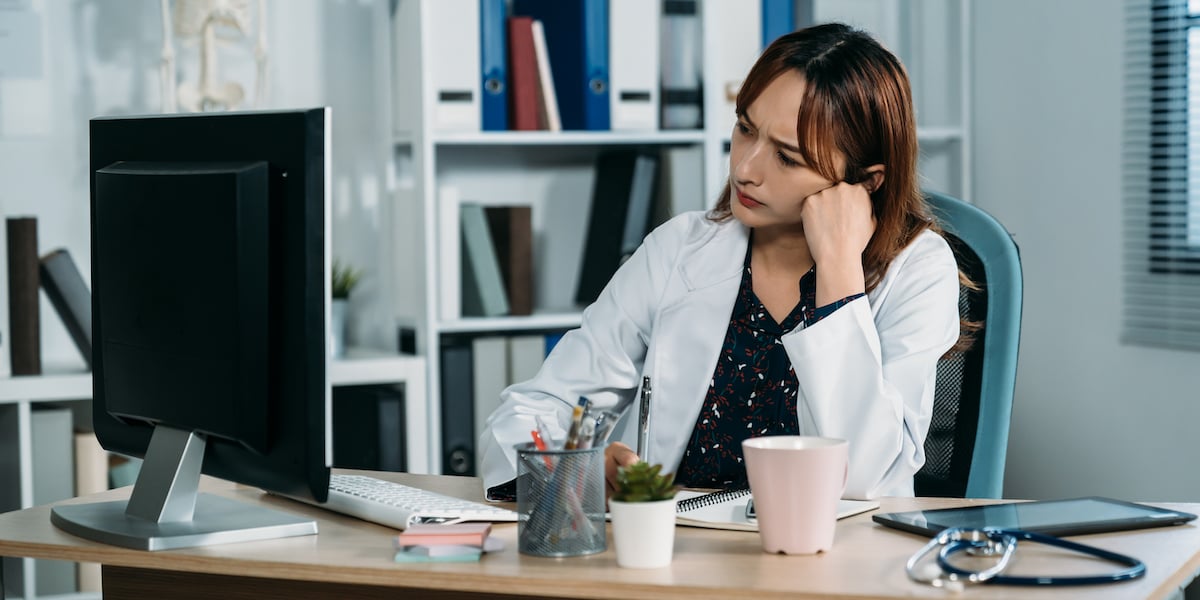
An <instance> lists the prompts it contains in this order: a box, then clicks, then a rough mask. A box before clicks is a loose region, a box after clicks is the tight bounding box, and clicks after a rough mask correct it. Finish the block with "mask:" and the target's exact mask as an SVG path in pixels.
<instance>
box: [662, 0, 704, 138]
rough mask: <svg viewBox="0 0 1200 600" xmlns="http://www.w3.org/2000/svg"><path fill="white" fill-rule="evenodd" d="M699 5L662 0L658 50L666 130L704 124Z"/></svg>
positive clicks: (690, 1) (690, 0)
mask: <svg viewBox="0 0 1200 600" xmlns="http://www.w3.org/2000/svg"><path fill="white" fill-rule="evenodd" d="M698 8H699V7H698V6H697V3H696V0H666V1H665V2H663V13H662V31H661V33H660V36H661V39H660V49H659V53H660V55H661V57H662V75H661V81H662V89H661V91H660V94H659V104H661V106H662V128H663V129H699V128H701V127H703V125H704V122H703V118H702V115H703V109H702V107H703V103H702V98H703V96H702V95H701V90H700V81H701V76H700V72H701V64H702V63H701V56H700V46H701V44H700V31H701V30H700V14H699V10H698Z"/></svg>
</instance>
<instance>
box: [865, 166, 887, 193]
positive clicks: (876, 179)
mask: <svg viewBox="0 0 1200 600" xmlns="http://www.w3.org/2000/svg"><path fill="white" fill-rule="evenodd" d="M863 173H864V176H863V180H862V182H861V183H862V184H863V187H865V188H867V193H869V194H874V193H875V191H876V190H878V189H879V188H880V187H883V178H884V167H883V165H871V166H869V167H867V168H866V169H864V170H863Z"/></svg>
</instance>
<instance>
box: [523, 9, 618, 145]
mask: <svg viewBox="0 0 1200 600" xmlns="http://www.w3.org/2000/svg"><path fill="white" fill-rule="evenodd" d="M512 11H513V14H514V15H522V16H528V17H533V18H534V19H537V20H539V21H541V22H542V25H543V26H544V28H545V32H546V46H547V48H548V49H549V54H550V68H551V70H552V71H553V72H554V90H555V95H556V96H557V97H558V108H559V113H560V115H561V117H562V126H563V129H574V130H579V129H584V130H592V131H606V130H608V129H609V128H610V127H609V125H610V122H611V113H610V108H609V104H610V103H609V91H608V89H609V79H608V77H609V63H608V60H609V54H608V0H513V4H512Z"/></svg>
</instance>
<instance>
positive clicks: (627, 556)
mask: <svg viewBox="0 0 1200 600" xmlns="http://www.w3.org/2000/svg"><path fill="white" fill-rule="evenodd" d="M608 508H609V512H611V513H612V532H613V545H614V546H616V548H617V564H618V565H620V566H622V567H628V568H633V569H654V568H658V567H665V566H667V565H669V564H671V556H672V555H673V554H674V552H675V499H674V498H672V499H670V500H659V501H656V502H618V501H616V500H610V501H609V503H608Z"/></svg>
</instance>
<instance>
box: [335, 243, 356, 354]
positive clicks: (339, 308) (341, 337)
mask: <svg viewBox="0 0 1200 600" xmlns="http://www.w3.org/2000/svg"><path fill="white" fill-rule="evenodd" d="M330 277H331V279H332V281H331V283H332V288H333V294H332V295H333V303H332V304H331V307H330V308H331V310H330V313H331V314H330V322H329V331H330V340H329V351H330V354H331V355H333V356H335V357H336V356H341V355H343V354H345V352H346V341H345V340H346V305H347V303H348V302H349V299H350V292H351V291H353V290H354V286H356V285H358V280H359V279H360V278H361V277H362V272H361V271H359V270H358V269H355V268H354V267H351V266H349V265H347V264H345V263H343V262H342V261H340V260H338V259H336V258H335V259H333V271H332V273H331V275H330Z"/></svg>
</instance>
